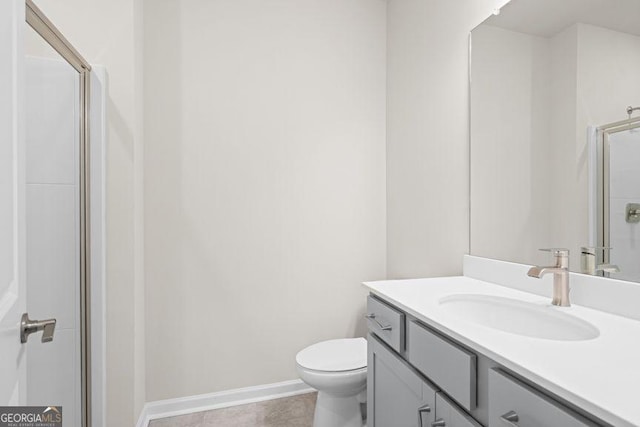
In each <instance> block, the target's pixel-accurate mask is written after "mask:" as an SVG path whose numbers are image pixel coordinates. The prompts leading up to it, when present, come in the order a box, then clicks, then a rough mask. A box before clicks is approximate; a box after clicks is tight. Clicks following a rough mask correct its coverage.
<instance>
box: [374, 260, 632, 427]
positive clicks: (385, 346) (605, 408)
mask: <svg viewBox="0 0 640 427" xmlns="http://www.w3.org/2000/svg"><path fill="white" fill-rule="evenodd" d="M496 267H497V268H496ZM527 267H528V266H525V265H519V264H512V263H506V262H500V261H495V260H488V259H486V260H485V259H482V258H478V257H470V256H467V257H465V276H460V277H447V278H434V279H415V280H397V281H382V282H370V283H366V284H365V285H366V286H367V287H368V289H369V290H370V295H369V296H368V299H367V318H368V325H369V332H370V333H369V336H368V342H369V348H368V375H369V376H368V421H367V425H368V426H369V427H391V426H394V427H395V426H420V427H426V426H430V427H431V426H433V427H440V426H444V427H477V426H490V427H494V426H496V427H508V426H512V427H513V426H520V427H533V426H536V427H540V426H562V427H573V426H576V427H578V426H580V427H582V426H616V427H630V426H638V425H640V404H638V396H639V394H638V385H639V384H640V321H638V319H637V318H630V317H629V316H628V315H627V313H626V312H625V311H626V310H631V309H632V307H631V304H630V303H620V304H618V307H619V310H618V311H617V312H616V310H617V309H616V306H615V304H610V303H611V301H608V300H607V297H606V294H607V288H608V290H609V292H610V291H611V288H612V287H613V288H614V289H616V291H618V296H619V295H620V293H623V294H625V295H627V297H628V300H629V302H631V301H632V300H635V301H636V302H638V296H639V295H638V290H637V289H634V288H637V287H638V286H637V285H635V284H629V285H630V286H627V282H621V281H614V280H606V279H602V278H594V277H589V276H583V275H578V274H572V277H571V279H572V297H573V299H574V301H573V305H572V306H571V307H556V306H552V305H551V281H550V280H542V281H541V280H538V279H531V278H528V277H526V269H527ZM496 272H497V273H496Z"/></svg>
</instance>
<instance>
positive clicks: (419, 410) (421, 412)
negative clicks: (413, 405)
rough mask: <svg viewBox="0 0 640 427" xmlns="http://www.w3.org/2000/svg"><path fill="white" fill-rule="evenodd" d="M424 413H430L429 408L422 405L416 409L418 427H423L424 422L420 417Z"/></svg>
mask: <svg viewBox="0 0 640 427" xmlns="http://www.w3.org/2000/svg"><path fill="white" fill-rule="evenodd" d="M425 412H431V406H429V405H424V406H422V407H420V408H418V422H419V423H420V427H422V426H424V421H423V419H422V415H423V414H424V413H425Z"/></svg>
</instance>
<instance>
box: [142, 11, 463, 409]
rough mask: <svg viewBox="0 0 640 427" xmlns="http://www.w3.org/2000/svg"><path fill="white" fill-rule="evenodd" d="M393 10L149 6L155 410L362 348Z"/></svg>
mask: <svg viewBox="0 0 640 427" xmlns="http://www.w3.org/2000/svg"><path fill="white" fill-rule="evenodd" d="M386 8H387V3H386V1H384V0H353V1H348V2H345V1H343V0H323V1H315V0H303V1H301V0H279V1H275V2H264V1H260V0H241V1H221V0H218V1H211V0H161V1H160V0H153V1H149V2H146V3H145V33H144V45H145V61H144V69H145V74H144V77H145V86H144V89H145V104H144V113H145V129H144V132H145V138H146V139H145V141H146V142H145V212H146V214H145V266H146V274H145V277H146V309H147V313H146V325H147V326H146V336H147V341H146V350H147V358H146V366H147V375H146V378H147V383H146V384H147V400H149V401H153V400H158V399H165V398H173V397H179V396H188V395H194V394H199V393H207V392H214V391H219V390H226V389H232V388H237V387H244V386H253V385H257V384H264V383H273V382H277V381H283V380H290V379H294V378H296V377H297V375H296V372H295V354H296V352H297V351H298V350H300V349H302V348H303V347H305V346H307V345H309V344H311V343H313V342H317V341H320V340H324V339H329V338H340V337H353V336H358V335H363V334H364V332H365V329H364V328H365V325H364V322H363V318H362V316H363V314H364V304H365V295H366V293H365V291H364V290H363V289H362V286H361V285H360V282H361V281H363V280H375V279H383V278H385V248H386V240H385V234H386V233H385V68H386V66H385V61H386V52H385V45H386ZM462 66H463V67H464V61H462ZM463 216H464V215H463ZM464 238H465V237H464V236H463V237H461V238H460V240H464Z"/></svg>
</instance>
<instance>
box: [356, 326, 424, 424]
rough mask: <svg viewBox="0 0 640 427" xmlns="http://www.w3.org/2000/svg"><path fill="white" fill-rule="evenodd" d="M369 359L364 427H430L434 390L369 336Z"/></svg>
mask: <svg viewBox="0 0 640 427" xmlns="http://www.w3.org/2000/svg"><path fill="white" fill-rule="evenodd" d="M368 357H369V360H368V367H367V373H368V378H367V381H368V384H367V427H431V424H432V423H433V422H434V421H435V407H436V406H435V405H436V402H435V396H436V390H435V389H434V388H433V386H432V385H431V384H429V383H428V382H427V381H426V380H424V379H423V378H422V377H421V376H420V374H418V373H417V372H416V371H415V370H414V369H413V368H411V367H410V366H409V365H408V364H407V362H405V361H404V360H402V359H401V358H400V357H399V356H398V355H396V354H395V353H393V351H392V350H390V349H389V348H388V347H387V346H386V345H385V344H383V342H382V341H381V340H380V339H379V338H377V337H375V336H374V335H371V334H369V337H368Z"/></svg>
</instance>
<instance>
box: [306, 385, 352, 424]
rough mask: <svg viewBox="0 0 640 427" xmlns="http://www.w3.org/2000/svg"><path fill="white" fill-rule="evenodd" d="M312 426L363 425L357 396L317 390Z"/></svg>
mask: <svg viewBox="0 0 640 427" xmlns="http://www.w3.org/2000/svg"><path fill="white" fill-rule="evenodd" d="M313 427H363V422H362V413H361V412H360V399H359V396H357V395H356V396H350V397H343V396H333V395H331V394H329V393H325V392H321V391H320V392H318V399H317V400H316V412H315V415H314V417H313Z"/></svg>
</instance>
